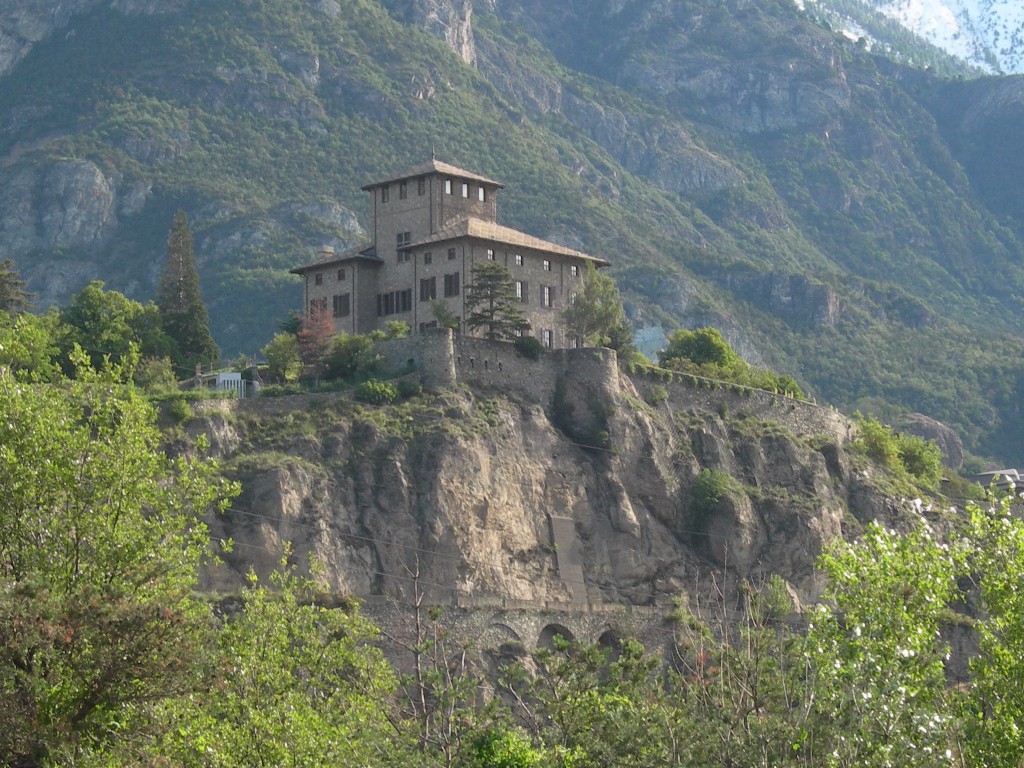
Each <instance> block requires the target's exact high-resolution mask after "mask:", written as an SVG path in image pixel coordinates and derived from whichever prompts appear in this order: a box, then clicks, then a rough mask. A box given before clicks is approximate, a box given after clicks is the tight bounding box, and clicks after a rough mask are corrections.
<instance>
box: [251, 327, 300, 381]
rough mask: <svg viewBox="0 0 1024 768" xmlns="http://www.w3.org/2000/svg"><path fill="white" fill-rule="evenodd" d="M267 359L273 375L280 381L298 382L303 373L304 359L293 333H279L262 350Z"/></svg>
mask: <svg viewBox="0 0 1024 768" xmlns="http://www.w3.org/2000/svg"><path fill="white" fill-rule="evenodd" d="M260 352H262V353H263V356H264V357H265V358H267V367H268V368H269V369H270V373H271V375H273V376H275V377H276V378H277V379H278V380H279V381H283V382H286V383H287V382H291V381H297V380H298V378H299V374H300V373H302V359H301V357H300V356H299V340H298V339H297V338H296V337H295V335H294V334H291V333H278V334H275V336H274V338H272V339H271V340H270V343H268V344H267V345H266V346H265V347H263V349H261V350H260Z"/></svg>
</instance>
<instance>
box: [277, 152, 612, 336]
mask: <svg viewBox="0 0 1024 768" xmlns="http://www.w3.org/2000/svg"><path fill="white" fill-rule="evenodd" d="M503 187H504V185H503V184H501V183H500V182H498V181H494V180H493V179H489V178H487V177H485V176H480V175H478V174H475V173H471V172H469V171H466V170H463V169H461V168H457V167H455V166H454V165H449V164H447V163H442V162H439V161H437V160H433V159H432V160H431V161H429V162H427V163H424V164H422V165H419V166H416V167H415V168H411V169H409V170H407V171H405V172H403V173H399V174H396V175H393V176H389V177H387V178H384V179H382V180H380V181H375V182H373V183H371V184H367V185H366V186H364V187H363V190H364V191H366V192H368V193H369V196H370V213H371V222H372V223H371V234H372V238H373V239H372V241H371V242H370V243H367V244H363V245H360V246H357V247H355V248H350V249H349V250H346V251H344V252H341V253H335V252H333V251H323V252H321V253H320V254H319V257H318V259H317V260H316V261H315V262H313V263H312V264H307V265H305V266H301V267H297V268H295V269H293V270H292V272H293V273H295V274H297V275H300V276H301V277H302V278H303V307H304V313H305V315H306V317H310V316H311V315H312V314H314V313H316V312H326V313H329V315H330V316H331V317H332V318H333V321H334V329H335V331H336V332H341V331H345V332H347V333H353V334H354V333H367V332H369V331H372V330H375V329H378V328H383V327H384V325H385V323H387V322H388V321H390V320H399V321H402V322H404V323H406V324H407V325H408V326H409V327H410V328H411V329H412V331H413V333H417V332H423V331H425V330H428V329H430V328H436V327H437V325H438V321H437V317H436V315H435V312H434V309H433V307H432V305H431V302H432V301H434V300H438V301H441V302H443V303H444V305H445V306H446V308H447V309H448V311H449V312H451V314H452V315H453V316H454V317H455V318H456V319H458V320H459V321H461V320H462V319H463V318H464V317H465V316H466V314H467V312H466V298H465V297H466V286H467V285H469V284H470V283H471V282H472V269H473V265H474V264H476V263H477V262H480V261H483V260H488V261H496V262H498V263H500V264H502V265H504V266H505V268H506V269H508V271H509V274H510V276H511V279H512V280H513V282H514V285H515V291H516V297H517V298H518V299H519V301H520V302H521V303H522V307H521V310H522V314H523V317H524V318H525V319H526V321H527V322H528V323H529V324H530V332H531V333H532V334H533V335H534V336H536V337H537V338H538V339H540V341H541V342H542V344H543V345H544V346H545V347H549V348H570V347H575V346H579V345H580V344H579V339H576V338H571V337H570V335H569V334H568V333H567V332H566V329H565V326H564V323H563V322H562V309H563V308H564V307H565V304H566V302H567V301H569V300H570V299H571V297H572V295H573V293H574V292H575V291H576V290H578V289H579V287H580V286H581V285H582V281H583V279H584V277H585V275H586V272H587V269H588V264H593V265H594V266H595V267H604V266H608V262H607V261H604V260H603V259H599V258H596V257H594V256H590V255H588V254H586V253H583V252H581V251H577V250H574V249H572V248H566V247H564V246H561V245H558V244H557V243H552V242H549V241H547V240H542V239H540V238H538V237H533V236H532V235H528V234H526V233H525V232H520V231H518V230H515V229H511V228H509V227H503V226H501V225H500V224H498V223H497V210H498V206H497V196H498V190H500V189H502V188H503Z"/></svg>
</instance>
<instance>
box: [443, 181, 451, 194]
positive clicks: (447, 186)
mask: <svg viewBox="0 0 1024 768" xmlns="http://www.w3.org/2000/svg"><path fill="white" fill-rule="evenodd" d="M444 193H445V194H446V195H450V194H451V193H452V180H451V179H445V180H444Z"/></svg>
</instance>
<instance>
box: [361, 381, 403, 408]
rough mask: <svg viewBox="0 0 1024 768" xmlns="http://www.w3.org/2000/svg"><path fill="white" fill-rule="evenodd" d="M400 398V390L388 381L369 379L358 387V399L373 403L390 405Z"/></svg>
mask: <svg viewBox="0 0 1024 768" xmlns="http://www.w3.org/2000/svg"><path fill="white" fill-rule="evenodd" d="M397 398H398V390H397V389H396V388H395V387H394V386H393V385H392V384H389V383H388V382H386V381H380V380H379V379H367V380H366V381H364V382H363V383H362V384H360V385H359V386H358V387H356V399H357V400H361V401H362V402H364V403H370V404H371V405H388V404H389V403H393V402H395V400H396V399H397Z"/></svg>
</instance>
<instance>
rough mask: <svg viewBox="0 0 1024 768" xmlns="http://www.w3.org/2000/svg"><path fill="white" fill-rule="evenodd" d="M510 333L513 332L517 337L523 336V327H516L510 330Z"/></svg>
mask: <svg viewBox="0 0 1024 768" xmlns="http://www.w3.org/2000/svg"><path fill="white" fill-rule="evenodd" d="M512 333H514V334H515V335H516V338H517V339H521V338H523V329H522V328H516V329H515V330H514V331H512Z"/></svg>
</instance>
